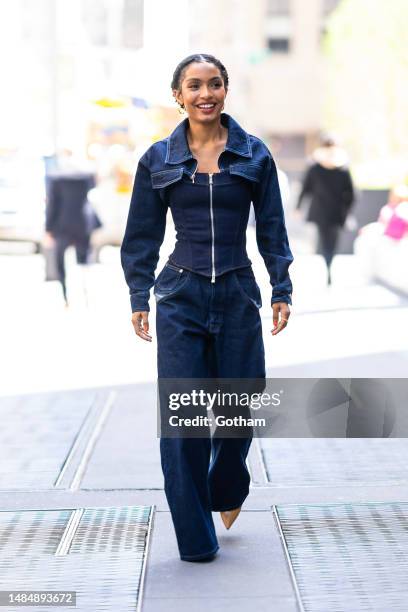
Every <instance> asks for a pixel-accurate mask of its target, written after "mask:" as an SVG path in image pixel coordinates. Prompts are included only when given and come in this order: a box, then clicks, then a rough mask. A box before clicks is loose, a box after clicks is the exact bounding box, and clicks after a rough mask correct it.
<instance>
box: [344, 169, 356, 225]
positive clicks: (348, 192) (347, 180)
mask: <svg viewBox="0 0 408 612" xmlns="http://www.w3.org/2000/svg"><path fill="white" fill-rule="evenodd" d="M355 199H356V195H355V192H354V185H353V179H352V178H351V173H350V170H349V169H348V168H346V169H345V171H344V188H343V205H344V211H345V217H346V216H347V214H348V213H349V211H350V209H351V208H352V206H353V204H354V202H355Z"/></svg>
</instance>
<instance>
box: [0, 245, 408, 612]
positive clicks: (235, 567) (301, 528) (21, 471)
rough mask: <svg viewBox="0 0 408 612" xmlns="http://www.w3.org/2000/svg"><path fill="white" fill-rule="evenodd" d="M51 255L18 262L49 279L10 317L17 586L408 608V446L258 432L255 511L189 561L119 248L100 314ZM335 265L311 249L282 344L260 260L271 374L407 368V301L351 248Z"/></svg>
mask: <svg viewBox="0 0 408 612" xmlns="http://www.w3.org/2000/svg"><path fill="white" fill-rule="evenodd" d="M252 238H253V236H252ZM252 238H250V240H251V239H252ZM254 259H255V258H254ZM39 264H40V262H39V260H38V258H37V257H36V256H33V257H31V258H28V259H27V258H24V259H21V260H19V261H16V260H13V265H14V269H13V271H12V272H11V271H10V277H12V278H14V279H15V281H16V279H17V281H18V278H19V274H21V273H22V271H23V270H24V271H25V272H27V269H29V270H31V272H32V273H31V274H27V279H28V280H27V282H26V283H25V285H24V286H22V285H20V284H19V283H18V282H14V283H8V286H9V287H10V292H11V293H12V294H10V295H9V300H8V303H7V304H3V306H2V307H3V317H2V318H1V322H0V325H1V329H0V332H1V334H2V338H3V339H4V340H3V355H4V357H3V363H2V365H1V367H2V372H3V383H2V388H3V392H2V396H3V397H0V414H1V416H2V423H3V427H2V430H1V432H0V457H1V463H0V466H1V468H0V510H1V512H0V530H1V532H2V538H1V544H0V546H1V547H2V552H3V554H2V556H1V557H2V561H0V564H1V569H2V571H1V572H0V574H1V576H2V578H1V579H0V590H10V589H14V590H16V589H18V588H20V589H23V588H24V589H25V590H29V589H34V588H35V589H37V590H45V589H51V590H57V589H58V590H76V591H77V593H78V602H77V609H78V610H93V612H97V611H98V610H103V609H104V610H106V609H112V610H115V612H122V610H123V611H124V610H135V609H136V602H138V609H139V610H140V609H142V605H143V612H156V611H161V610H166V611H168V610H176V609H177V610H187V609H190V608H191V607H193V608H194V609H196V610H199V611H201V610H202V611H204V610H205V611H206V612H208V611H209V610H211V611H213V610H214V611H218V610H220V611H221V610H222V611H224V610H230V609H231V610H232V609H234V610H235V611H239V612H247V611H248V612H249V610H251V611H252V610H254V609H255V610H260V611H263V610H265V611H266V610H268V611H270V610H271V609H273V610H276V611H277V612H287V611H296V610H312V611H313V612H314V611H315V610H319V611H322V612H323V611H324V612H327V611H328V610H344V611H346V612H351V611H352V612H354V611H357V610H358V611H359V610H381V612H383V611H384V610H387V611H393V610H403V609H406V601H407V597H408V593H407V592H406V588H407V587H406V580H404V579H403V576H404V572H405V571H406V563H407V560H408V559H407V557H408V552H407V551H408V548H407V546H406V544H407V542H406V540H407V535H406V533H407V532H406V529H405V525H406V520H407V518H408V510H407V508H408V479H407V474H406V465H407V463H408V450H407V445H406V444H405V440H404V439H401V440H398V439H387V440H372V439H367V440H363V439H362V440H360V439H349V440H344V439H331V440H324V439H323V440H319V439H298V440H297V439H282V440H280V439H273V440H262V441H261V440H257V439H255V440H254V442H253V444H252V446H251V451H250V455H249V461H248V464H249V468H250V471H251V476H252V484H251V492H250V495H249V497H248V499H247V500H246V502H245V505H244V507H243V511H242V512H241V514H240V516H239V517H238V519H237V521H236V523H234V525H233V527H232V528H231V530H229V531H227V530H225V528H224V526H223V524H222V522H221V520H220V517H219V515H218V514H217V513H214V520H215V523H216V528H217V534H218V538H219V543H220V551H219V554H218V557H217V558H216V559H215V560H214V561H213V562H212V563H207V564H192V563H191V564H190V563H186V562H181V561H180V560H179V557H178V551H177V546H176V541H175V536H174V531H173V527H172V523H171V517H170V513H169V509H168V506H167V502H166V499H165V495H164V491H163V479H162V474H161V469H160V460H159V448H158V444H159V440H158V439H157V437H156V395H155V394H156V390H155V383H154V379H155V350H156V348H155V342H154V341H153V343H152V345H150V346H146V345H147V343H146V344H143V343H142V342H140V343H138V339H137V338H135V337H134V334H133V335H132V333H133V332H132V330H131V329H130V311H129V309H128V302H127V294H126V290H125V289H124V288H123V286H122V285H121V283H122V279H121V277H120V274H119V273H118V270H117V253H115V252H114V251H112V253H110V254H109V255H107V256H106V260H105V263H104V264H103V265H102V266H100V267H96V268H95V269H94V271H93V274H92V276H91V279H90V285H89V295H88V297H89V304H88V308H85V307H84V305H83V304H81V299H82V297H81V293H80V291H79V292H78V293H77V294H76V297H77V302H76V304H75V305H74V306H73V308H72V310H71V311H69V312H66V311H64V310H63V308H59V306H58V297H59V296H58V293H57V289H58V288H57V287H55V286H53V284H49V285H48V286H46V287H44V286H43V285H42V284H41V282H40V281H39V278H40V265H39ZM320 264H321V262H319V260H318V258H315V257H313V256H308V255H305V256H304V257H302V258H300V261H299V262H298V263H297V268H296V269H294V273H293V279H294V284H295V286H296V292H297V301H296V304H295V305H294V307H293V308H292V318H291V321H290V326H288V328H287V330H285V332H284V333H282V334H280V335H279V336H277V337H274V338H272V337H271V336H270V331H269V330H270V328H271V325H272V321H271V315H270V313H269V311H268V295H269V290H270V288H269V286H268V283H267V279H266V280H265V274H264V270H262V268H261V265H262V262H260V261H259V260H258V261H255V262H254V266H256V276H257V278H259V279H260V284H261V288H262V295H263V300H264V302H263V303H264V306H263V309H262V311H261V312H262V315H263V323H264V326H265V327H264V333H265V345H266V356H267V367H268V372H267V374H268V376H270V377H296V376H304V377H308V376H310V377H314V376H315V377H336V378H337V377H347V376H353V377H358V376H361V377H364V376H367V377H376V376H381V377H398V376H406V372H407V371H408V368H407V363H408V352H407V346H408V342H407V331H406V325H404V322H405V321H406V314H407V309H408V300H406V299H404V298H401V297H399V296H397V295H395V294H393V293H392V292H389V291H387V290H386V289H384V288H382V287H379V286H370V287H364V286H361V284H359V280H358V272H357V271H356V270H355V267H353V262H352V261H350V259H349V258H347V257H345V258H340V257H339V259H338V261H337V262H336V264H337V265H336V268H335V269H334V270H333V278H334V281H335V282H334V285H333V288H332V289H330V290H326V289H325V287H324V285H323V284H322V279H323V277H324V274H321V265H320ZM3 270H4V267H3ZM3 274H4V273H3ZM71 278H72V283H73V286H74V281H75V274H73V275H72V277H71ZM1 280H2V282H3V286H5V285H4V282H5V281H6V280H7V279H4V278H2V279H1ZM9 280H10V279H9ZM76 280H78V279H76ZM28 295H32V296H35V299H33V300H32V301H30V302H29V308H27V303H28V302H27V296H28ZM153 317H154V310H153V309H152V319H151V320H152V321H153V320H154V318H153ZM153 335H154V328H153ZM16 338H19V339H20V338H21V339H22V340H19V342H18V343H17V342H16ZM351 339H352V341H353V343H352V344H351V343H350V341H351ZM142 344H143V345H142ZM57 357H58V359H57ZM380 474H381V478H379V477H378V475H380ZM376 475H377V477H376ZM39 510H43V511H44V512H43V513H39V512H38V511H39ZM7 568H9V569H7ZM11 572H13V573H11ZM383 594H385V595H383ZM346 599H348V602H349V603H346ZM404 606H405V607H404ZM12 609H13V610H14V609H20V608H19V607H17V608H14V607H13V608H12ZM36 609H37V610H39V609H42V608H39V607H37V608H36ZM47 609H51V608H50V607H46V606H44V610H47ZM21 610H27V607H22V606H21Z"/></svg>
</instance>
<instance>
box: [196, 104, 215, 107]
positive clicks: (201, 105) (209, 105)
mask: <svg viewBox="0 0 408 612" xmlns="http://www.w3.org/2000/svg"><path fill="white" fill-rule="evenodd" d="M214 106H215V104H199V105H198V108H213V107H214Z"/></svg>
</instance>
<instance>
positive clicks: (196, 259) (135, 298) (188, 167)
mask: <svg viewBox="0 0 408 612" xmlns="http://www.w3.org/2000/svg"><path fill="white" fill-rule="evenodd" d="M221 122H222V124H223V125H225V126H226V127H227V128H228V138H227V143H226V146H225V149H224V150H223V151H222V153H221V155H220V156H219V159H218V165H219V172H217V173H212V174H211V173H203V172H197V166H198V162H197V160H196V159H195V158H194V157H193V155H192V153H191V151H190V148H189V146H188V141H187V136H186V129H187V127H188V118H186V119H184V121H182V122H181V123H179V125H178V126H177V127H176V128H175V129H174V131H173V132H172V133H171V134H170V136H168V137H167V138H164V139H163V140H160V141H158V142H155V143H154V144H152V145H151V146H150V147H149V148H148V149H147V151H146V152H145V153H144V154H143V155H142V157H141V158H140V160H139V163H138V166H137V170H136V176H135V180H134V185H133V192H132V198H131V202H130V208H129V213H128V218H127V224H126V230H125V234H124V237H123V241H122V245H121V249H120V256H121V264H122V268H123V271H124V274H125V279H126V282H127V284H128V286H129V292H130V302H131V308H132V312H135V311H148V310H149V294H150V289H151V287H152V286H153V284H154V281H155V276H154V272H155V269H156V266H157V262H158V260H159V251H160V246H161V244H162V242H163V239H164V234H165V229H166V215H167V210H168V208H170V209H171V213H172V216H173V220H174V225H175V229H176V240H177V241H176V245H175V248H174V251H173V252H172V254H171V255H170V257H169V261H170V262H171V263H173V264H174V265H176V266H181V267H182V268H185V269H187V270H192V271H193V272H196V273H198V274H203V275H205V276H208V277H210V278H211V281H212V282H217V277H218V276H220V275H221V274H223V273H225V272H228V271H230V270H234V269H237V268H242V267H246V266H249V265H251V260H250V259H249V258H248V255H247V252H246V228H247V224H248V217H249V210H250V204H251V202H252V203H253V206H254V212H255V220H256V240H257V245H258V249H259V252H260V253H261V255H262V257H263V259H264V262H265V265H266V268H267V270H268V274H269V278H270V282H271V285H272V288H273V291H272V298H271V303H274V302H286V303H288V304H291V303H292V301H291V295H292V283H291V280H290V276H289V272H288V268H289V266H290V264H291V263H292V261H293V255H292V253H291V250H290V247H289V242H288V237H287V233H286V227H285V219H284V212H283V207H282V199H281V194H280V189H279V183H278V177H277V171H276V166H275V162H274V160H273V157H272V155H271V153H270V151H269V149H268V148H267V146H266V145H265V144H264V143H263V142H262V140H260V139H259V138H257V137H256V136H253V135H251V134H248V133H247V132H246V131H245V130H244V129H243V128H241V127H240V125H239V124H238V123H237V122H236V121H235V120H234V119H233V118H232V117H231V116H230V115H228V114H227V113H221Z"/></svg>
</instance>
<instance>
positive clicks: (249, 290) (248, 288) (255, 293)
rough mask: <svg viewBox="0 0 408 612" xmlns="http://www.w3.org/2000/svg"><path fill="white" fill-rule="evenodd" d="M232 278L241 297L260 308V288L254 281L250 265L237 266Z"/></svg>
mask: <svg viewBox="0 0 408 612" xmlns="http://www.w3.org/2000/svg"><path fill="white" fill-rule="evenodd" d="M234 278H235V282H236V285H237V287H238V290H239V292H240V294H241V295H242V297H243V298H245V299H246V301H247V302H249V303H250V304H252V306H255V308H258V309H259V308H261V307H262V297H261V290H260V288H259V285H258V283H257V282H256V279H255V275H254V272H253V270H252V267H247V268H238V269H237V270H234Z"/></svg>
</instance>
